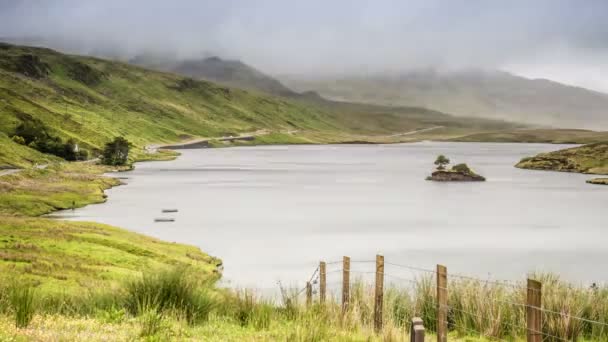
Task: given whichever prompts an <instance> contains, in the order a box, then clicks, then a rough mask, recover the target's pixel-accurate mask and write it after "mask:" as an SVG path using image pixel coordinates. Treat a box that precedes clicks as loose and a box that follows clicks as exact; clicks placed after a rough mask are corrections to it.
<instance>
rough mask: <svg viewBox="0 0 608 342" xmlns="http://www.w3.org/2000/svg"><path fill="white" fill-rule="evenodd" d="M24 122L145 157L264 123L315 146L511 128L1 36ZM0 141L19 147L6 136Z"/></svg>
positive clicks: (0, 109) (2, 64)
mask: <svg viewBox="0 0 608 342" xmlns="http://www.w3.org/2000/svg"><path fill="white" fill-rule="evenodd" d="M211 63H215V64H217V62H213V61H211ZM23 122H35V123H36V124H37V125H42V127H44V129H45V130H46V131H47V132H48V133H49V134H50V135H52V136H55V137H59V138H61V139H63V140H67V139H73V140H74V141H75V143H77V144H78V145H79V146H83V147H85V148H87V149H90V150H93V151H94V152H96V151H98V150H99V149H101V148H102V147H103V145H104V144H105V143H106V142H108V141H109V140H111V139H112V138H113V137H116V136H125V137H126V138H127V139H128V140H129V141H131V142H132V143H133V144H134V155H135V156H136V157H142V156H143V150H142V149H143V147H144V146H145V145H146V144H149V143H163V142H177V141H180V140H185V139H188V138H191V137H216V136H222V135H226V134H228V133H231V134H234V133H242V132H253V131H257V130H260V129H265V130H267V131H269V132H272V133H275V134H277V136H276V137H277V138H280V137H281V136H282V137H284V138H286V139H287V138H289V139H291V138H293V135H294V134H295V133H296V132H297V135H298V140H299V141H305V142H309V143H310V142H339V141H351V140H361V139H362V140H365V137H362V136H382V135H390V134H391V133H397V132H403V131H409V130H415V129H420V128H427V127H431V126H434V125H442V126H446V127H454V128H466V129H468V132H469V133H471V132H476V131H478V130H488V129H498V127H505V128H509V127H513V125H510V124H505V123H504V122H495V121H488V120H485V121H484V120H476V119H463V118H456V117H453V116H450V115H447V114H444V113H441V112H437V111H431V110H427V109H424V108H416V107H403V108H390V107H383V106H372V105H360V104H353V103H338V102H332V101H327V100H324V99H322V98H320V97H318V96H316V95H315V94H313V93H305V94H298V95H297V96H294V97H292V98H285V97H274V96H270V95H264V94H262V93H260V92H249V91H244V90H240V89H235V88H228V87H225V86H219V85H217V84H214V83H210V82H208V81H199V80H193V79H190V78H184V77H180V76H177V75H174V74H169V73H164V72H158V71H151V70H146V69H143V68H140V67H136V66H132V65H129V64H124V63H120V62H113V61H107V60H101V59H97V58H91V57H81V56H72V55H65V54H61V53H59V52H56V51H53V50H49V49H44V48H33V47H23V46H16V45H10V44H4V43H1V44H0V133H3V134H4V135H7V136H11V135H12V134H14V132H15V129H16V127H17V126H19V125H20V124H21V123H23ZM284 132H291V134H289V135H285V134H283V135H281V133H284ZM4 135H3V136H4ZM267 140H268V139H267ZM376 140H379V141H381V140H382V139H376ZM0 141H1V142H2V144H4V145H6V146H13V145H12V142H11V141H7V140H6V139H5V138H0ZM272 141H273V142H277V141H278V142H280V139H278V140H277V139H274V140H272ZM287 142H288V141H287ZM260 143H264V141H263V140H262V139H260ZM6 149H7V150H8V149H12V147H11V148H8V147H7V148H6ZM3 150H4V148H3ZM18 150H19V151H20V152H19V151H18V152H17V153H21V155H22V157H19V156H16V155H14V156H11V157H10V158H11V160H9V159H8V157H6V156H4V159H3V161H2V162H3V163H6V164H11V165H14V166H20V165H24V163H25V164H27V162H33V161H34V159H39V158H41V156H39V155H35V154H33V155H28V156H25V154H27V153H28V152H25V150H24V149H23V148H20V147H19V148H18ZM0 158H2V157H0ZM13 159H14V160H13ZM41 160H43V159H41Z"/></svg>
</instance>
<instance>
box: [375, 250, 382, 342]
mask: <svg viewBox="0 0 608 342" xmlns="http://www.w3.org/2000/svg"><path fill="white" fill-rule="evenodd" d="M383 303H384V256H382V255H376V291H375V300H374V328H375V329H376V332H380V331H381V330H382V304H383Z"/></svg>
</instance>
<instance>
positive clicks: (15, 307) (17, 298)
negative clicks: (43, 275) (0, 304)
mask: <svg viewBox="0 0 608 342" xmlns="http://www.w3.org/2000/svg"><path fill="white" fill-rule="evenodd" d="M8 299H9V302H10V305H11V309H12V311H13V314H14V317H15V326H16V327H17V328H26V327H27V326H28V325H29V324H30V322H31V321H32V318H33V317H34V313H35V310H36V307H35V303H34V288H32V287H30V286H29V285H24V286H21V285H17V284H13V285H11V286H10V287H9V288H8Z"/></svg>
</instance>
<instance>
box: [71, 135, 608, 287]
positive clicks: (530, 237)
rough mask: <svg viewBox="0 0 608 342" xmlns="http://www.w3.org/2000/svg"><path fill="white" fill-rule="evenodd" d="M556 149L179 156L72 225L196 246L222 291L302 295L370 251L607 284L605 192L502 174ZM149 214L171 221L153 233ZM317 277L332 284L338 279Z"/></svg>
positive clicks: (564, 177) (261, 150)
mask: <svg viewBox="0 0 608 342" xmlns="http://www.w3.org/2000/svg"><path fill="white" fill-rule="evenodd" d="M562 147H564V146H558V145H544V144H479V143H437V142H423V143H415V144H400V145H340V146H270V147H243V148H230V149H202V150H186V151H183V155H182V156H181V157H180V158H179V159H178V160H176V161H173V162H148V163H140V164H138V165H137V168H136V170H135V171H132V172H129V173H122V174H120V176H121V177H128V179H126V180H125V182H126V183H127V184H128V185H127V186H121V187H117V188H114V189H111V190H109V191H108V192H107V193H108V195H109V201H108V202H107V203H105V204H101V205H91V206H88V207H86V208H82V209H78V210H76V211H75V213H74V214H69V215H73V217H70V218H69V219H74V220H87V221H97V222H103V223H108V224H111V225H115V226H119V227H124V228H127V229H130V230H133V231H136V232H140V233H144V234H147V235H151V236H155V237H158V238H160V239H163V240H168V241H176V242H183V243H188V244H193V245H196V246H198V247H200V248H201V249H202V250H204V251H206V252H208V253H210V254H212V255H215V256H218V257H220V258H221V259H223V261H224V265H225V271H224V275H225V281H226V283H228V284H230V285H235V286H254V287H257V288H262V289H264V288H272V287H274V286H275V284H276V282H277V281H278V280H281V281H282V282H283V283H286V284H289V285H300V284H302V282H303V281H305V280H306V278H307V277H308V276H309V275H310V273H311V271H312V270H314V268H315V267H316V265H317V263H318V261H319V260H322V259H323V260H328V261H333V260H340V259H341V257H342V255H349V256H351V257H352V258H353V260H371V259H373V258H374V255H375V254H376V253H382V254H384V255H385V258H386V260H387V261H391V262H395V263H400V264H407V265H414V266H418V267H425V268H433V267H434V265H435V264H436V263H442V264H445V265H447V266H448V269H449V271H450V272H451V273H463V274H469V275H473V276H480V277H483V278H488V277H490V278H492V279H513V280H520V279H523V278H524V277H525V275H526V273H527V272H530V271H535V270H541V271H554V272H558V273H560V274H561V275H562V276H563V277H564V278H567V279H569V280H572V281H575V282H582V283H589V282H591V281H599V282H602V281H606V280H608V268H606V261H607V260H608V248H607V247H608V234H607V231H606V230H607V229H608V225H607V222H608V220H607V218H608V210H607V209H606V208H608V187H601V186H593V185H588V184H586V183H585V179H587V178H590V177H589V176H585V175H579V174H566V173H555V172H543V171H526V170H520V169H517V168H514V167H513V165H514V164H515V163H516V162H517V161H518V160H519V159H520V158H522V157H524V156H529V155H533V154H536V153H539V152H545V151H552V150H556V149H559V148H562ZM438 154H445V155H446V156H448V157H449V158H451V159H452V161H454V162H466V163H468V164H469V165H470V166H471V167H473V168H474V169H475V170H476V171H478V173H480V174H482V175H484V176H486V178H487V182H485V183H434V182H428V181H425V180H424V179H425V177H426V176H427V175H428V174H429V173H430V171H431V170H432V167H433V161H434V160H435V157H436V156H437V155H438ZM163 208H177V209H179V212H178V213H175V214H162V213H161V209H163ZM159 217H174V218H175V220H176V221H175V222H173V223H155V222H154V219H155V218H159ZM336 266H337V265H336ZM357 267H359V270H361V271H371V270H372V269H373V265H372V264H361V265H357V266H354V269H355V270H356V269H357ZM330 270H331V268H330ZM387 272H389V273H392V274H395V275H398V276H401V277H404V278H411V277H412V276H413V274H412V272H411V271H408V270H405V269H398V268H394V269H391V268H390V267H389V268H388V269H387ZM328 278H329V279H328V281H329V282H330V283H332V282H333V281H337V280H339V278H338V273H331V274H330V275H329V276H328Z"/></svg>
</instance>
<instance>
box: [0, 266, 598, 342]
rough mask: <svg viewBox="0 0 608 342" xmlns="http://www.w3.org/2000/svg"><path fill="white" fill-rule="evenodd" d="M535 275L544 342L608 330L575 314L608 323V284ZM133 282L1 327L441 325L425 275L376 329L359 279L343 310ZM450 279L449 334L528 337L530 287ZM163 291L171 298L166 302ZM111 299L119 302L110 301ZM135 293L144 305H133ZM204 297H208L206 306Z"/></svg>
mask: <svg viewBox="0 0 608 342" xmlns="http://www.w3.org/2000/svg"><path fill="white" fill-rule="evenodd" d="M175 272H178V273H175ZM191 277H192V278H191ZM536 278H537V279H539V280H541V281H542V283H543V308H544V309H546V310H548V311H551V312H556V313H558V314H553V313H550V312H546V313H545V314H544V316H543V326H542V331H543V333H544V334H546V335H552V336H554V337H553V338H545V339H544V340H546V341H557V340H559V339H565V340H569V341H570V340H576V341H605V340H606V339H607V338H608V330H606V329H604V330H602V329H601V328H602V326H601V325H594V324H591V323H589V322H586V321H581V320H578V319H573V318H571V317H570V316H577V317H582V318H585V319H588V320H597V321H606V319H607V318H608V288H605V287H593V288H583V287H576V286H572V285H571V284H568V283H565V282H562V281H560V280H559V279H558V278H557V277H555V276H552V275H537V276H536ZM201 281H202V282H201ZM135 282H136V284H138V285H137V286H134V285H133V284H134V283H133V282H127V283H123V284H122V285H121V286H120V287H118V288H117V289H115V290H113V291H112V292H111V293H107V292H106V293H103V292H98V293H97V294H96V295H95V297H84V298H81V299H80V300H81V301H83V302H84V301H86V302H89V303H95V304H93V305H94V306H95V305H96V306H97V308H96V310H93V309H92V308H91V307H90V306H91V305H84V306H83V308H82V309H78V310H74V311H71V312H69V313H62V312H61V310H58V309H57V307H59V306H61V300H57V301H49V299H48V298H46V299H41V300H40V302H41V303H42V304H41V305H40V306H39V309H38V311H37V313H36V314H35V315H34V316H33V319H32V321H31V322H30V323H29V325H28V327H27V328H16V327H14V313H13V312H12V311H10V310H9V311H5V312H0V331H2V332H3V333H5V334H9V333H10V334H14V335H15V336H17V337H22V338H24V339H25V340H28V339H32V340H35V339H36V338H38V339H40V338H41V337H42V336H52V337H53V338H54V339H60V340H78V339H81V338H82V337H83V336H90V339H91V340H93V341H95V340H108V339H112V340H163V341H164V340H201V339H202V340H209V341H241V340H248V341H274V340H287V341H328V340H332V341H334V340H336V341H402V340H405V339H407V336H408V331H407V330H408V329H409V321H410V319H411V318H412V317H414V316H419V317H422V318H423V320H424V326H425V329H426V330H427V336H429V337H427V338H429V339H430V338H432V334H433V331H434V329H435V328H436V326H435V323H434V322H435V315H436V309H435V292H434V291H435V288H434V281H433V279H432V278H430V277H423V278H419V279H418V280H416V282H415V283H414V284H413V285H412V286H406V287H396V286H389V287H388V288H386V290H385V295H384V315H383V322H384V324H383V330H382V331H381V332H379V333H375V332H374V330H373V311H374V304H373V303H374V302H373V287H372V286H370V285H369V284H366V283H363V282H360V281H359V282H355V283H354V284H353V285H352V288H351V304H350V308H349V310H348V311H347V312H346V314H344V315H343V314H342V311H341V305H340V303H339V302H338V300H337V299H336V298H338V296H337V294H335V293H334V294H332V295H330V296H328V300H327V302H326V303H325V304H323V305H322V304H320V303H318V301H317V300H315V302H314V303H313V305H312V306H307V305H306V304H305V303H304V301H303V298H301V297H293V296H292V295H293V292H289V294H288V295H286V296H285V297H284V298H283V299H282V300H279V301H278V302H277V301H276V300H268V299H264V298H262V297H259V296H256V295H255V294H254V293H252V292H251V291H238V290H226V289H220V288H217V287H214V286H213V282H208V281H205V280H204V277H203V278H201V277H200V276H199V275H198V273H196V272H194V273H192V272H189V271H188V270H186V269H178V271H176V269H173V270H168V271H160V272H159V273H149V274H146V275H145V276H143V277H141V278H137V279H136V280H135ZM193 284H197V285H196V286H193ZM449 284H450V285H449V291H448V292H449V298H448V306H449V308H450V309H449V311H448V321H449V325H448V326H449V331H450V335H449V336H450V340H454V341H491V340H496V339H503V340H508V341H524V340H525V328H524V327H525V326H526V325H525V324H526V319H525V310H524V308H523V307H521V306H520V305H518V303H523V302H525V295H526V294H525V293H526V290H525V288H524V287H522V286H523V285H521V284H518V285H517V286H513V285H511V284H509V285H502V284H500V283H487V282H484V281H475V280H457V279H454V280H450V283H449ZM149 289H154V290H153V291H150V290H149ZM3 294H4V290H0V298H3V297H2V296H3ZM183 294H186V295H183ZM36 295H38V292H36ZM148 296H151V297H148ZM160 297H162V298H165V299H163V300H159V298H160ZM109 298H111V299H112V300H111V302H112V305H108V303H109V302H110V301H109ZM144 298H152V300H151V301H148V299H144ZM133 300H136V301H143V302H144V303H145V304H144V305H142V306H140V307H139V308H138V309H137V310H135V311H133V310H132V309H131V308H132V307H131V305H133ZM201 302H204V303H205V304H204V305H202V306H200V303H201ZM51 303H52V304H51ZM163 303H164V304H163ZM190 308H196V310H195V311H196V312H198V313H200V314H202V315H203V316H204V319H195V320H190V319H188V314H187V312H188V310H190ZM3 333H0V338H2V337H3V336H2V334H3Z"/></svg>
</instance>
